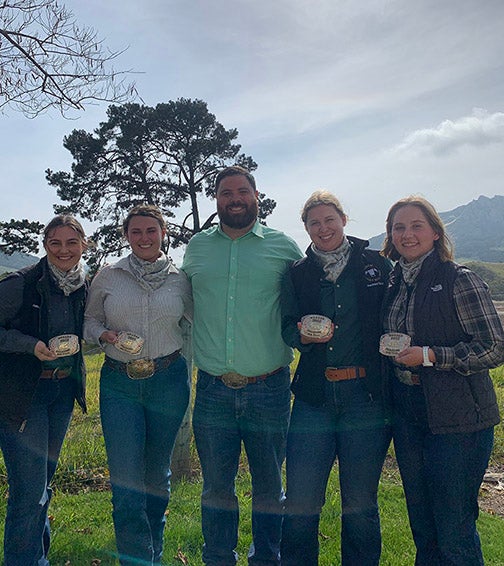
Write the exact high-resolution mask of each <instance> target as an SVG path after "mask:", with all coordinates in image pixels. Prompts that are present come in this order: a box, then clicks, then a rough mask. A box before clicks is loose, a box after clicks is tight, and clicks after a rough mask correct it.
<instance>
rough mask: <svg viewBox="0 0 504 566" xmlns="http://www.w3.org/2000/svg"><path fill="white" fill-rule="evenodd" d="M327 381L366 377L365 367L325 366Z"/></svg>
mask: <svg viewBox="0 0 504 566" xmlns="http://www.w3.org/2000/svg"><path fill="white" fill-rule="evenodd" d="M325 376H326V379H327V381H345V380H346V379H357V378H358V377H366V368H362V367H358V366H351V367H346V368H326V369H325Z"/></svg>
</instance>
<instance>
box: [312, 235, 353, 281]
mask: <svg viewBox="0 0 504 566" xmlns="http://www.w3.org/2000/svg"><path fill="white" fill-rule="evenodd" d="M311 250H312V252H313V253H314V254H315V256H316V258H317V260H318V261H319V263H320V264H321V265H322V268H323V269H324V273H325V278H326V280H327V281H330V282H331V283H335V282H336V280H337V279H338V277H339V276H340V275H341V272H342V271H343V270H344V269H345V267H346V264H347V263H348V258H349V257H350V252H351V250H352V247H351V246H350V242H349V241H348V240H347V238H346V237H343V242H341V245H340V247H339V248H337V249H335V250H332V251H330V252H324V251H322V250H319V249H318V248H316V247H315V245H314V244H312V245H311Z"/></svg>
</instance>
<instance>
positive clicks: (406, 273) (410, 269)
mask: <svg viewBox="0 0 504 566" xmlns="http://www.w3.org/2000/svg"><path fill="white" fill-rule="evenodd" d="M433 251H434V249H432V250H430V251H429V252H427V253H426V254H425V255H423V256H422V257H419V258H418V259H415V260H414V261H411V262H407V261H406V260H405V259H404V258H403V257H402V256H401V257H400V258H399V265H400V266H401V271H402V276H403V279H404V282H405V283H406V285H413V283H414V282H415V281H416V278H417V277H418V274H419V273H420V270H421V269H422V264H423V262H424V259H425V258H426V257H429V256H430V254H431V253H432V252H433Z"/></svg>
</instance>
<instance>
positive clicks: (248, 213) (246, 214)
mask: <svg viewBox="0 0 504 566" xmlns="http://www.w3.org/2000/svg"><path fill="white" fill-rule="evenodd" d="M233 206H235V205H233V203H231V204H230V205H228V206H225V207H224V206H219V205H217V214H218V215H219V220H220V221H221V222H222V224H225V225H226V226H229V228H234V229H238V230H239V229H241V228H246V227H247V226H250V225H251V224H252V223H254V222H255V221H256V218H257V214H258V212H259V209H258V206H257V201H254V202H253V203H252V204H250V205H246V204H245V205H243V204H242V205H241V206H244V209H243V211H242V212H241V213H240V214H232V213H230V212H228V211H227V209H228V208H232V207H233Z"/></svg>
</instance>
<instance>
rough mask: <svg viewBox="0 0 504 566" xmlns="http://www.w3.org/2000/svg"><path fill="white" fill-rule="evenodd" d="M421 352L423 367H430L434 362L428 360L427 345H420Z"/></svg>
mask: <svg viewBox="0 0 504 566" xmlns="http://www.w3.org/2000/svg"><path fill="white" fill-rule="evenodd" d="M422 353H423V362H422V365H423V366H424V367H431V366H433V365H434V364H433V363H432V362H431V361H430V360H429V346H423V347H422Z"/></svg>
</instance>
